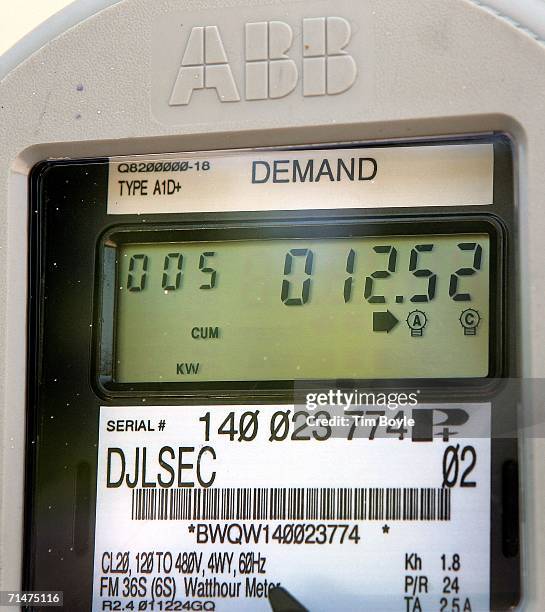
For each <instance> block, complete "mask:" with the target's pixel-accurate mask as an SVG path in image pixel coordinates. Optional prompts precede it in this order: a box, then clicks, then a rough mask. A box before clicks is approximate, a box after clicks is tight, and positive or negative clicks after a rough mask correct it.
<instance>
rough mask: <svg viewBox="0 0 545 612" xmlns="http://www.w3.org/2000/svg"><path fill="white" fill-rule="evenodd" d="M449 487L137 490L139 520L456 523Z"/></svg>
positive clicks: (135, 512) (135, 516)
mask: <svg viewBox="0 0 545 612" xmlns="http://www.w3.org/2000/svg"><path fill="white" fill-rule="evenodd" d="M450 516H451V493H450V489H448V488H440V489H437V488H424V487H421V488H417V487H415V488H399V487H398V488H222V489H159V490H158V489H134V490H133V492H132V517H131V518H132V520H133V521H207V520H208V521H218V520H222V521H234V520H236V521H244V520H254V521H262V520H277V521H312V520H318V521H335V520H345V521H383V520H388V521H450Z"/></svg>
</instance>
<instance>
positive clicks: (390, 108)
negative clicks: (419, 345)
mask: <svg viewBox="0 0 545 612" xmlns="http://www.w3.org/2000/svg"><path fill="white" fill-rule="evenodd" d="M544 74H545V4H544V3H543V2H541V1H539V0H520V1H519V2H518V3H516V5H515V3H513V2H506V1H503V0H488V1H486V2H477V1H476V0H475V1H473V0H412V1H411V2H406V1H402V0H390V1H389V2H383V1H380V0H365V1H361V2H354V1H353V0H336V1H334V2H333V1H331V0H308V1H304V2H303V1H298V0H283V1H281V0H279V1H275V2H269V1H265V0H256V1H252V2H249V1H244V0H233V1H231V2H223V1H220V0H206V1H204V2H197V1H193V0H188V1H187V2H181V1H179V0H165V1H163V2H157V1H155V0H120V1H117V2H115V1H111V0H109V1H98V0H93V1H83V0H80V1H79V2H76V3H74V5H72V6H70V7H69V8H68V9H66V10H65V11H63V12H62V13H61V14H59V15H58V16H56V17H54V18H52V19H51V20H49V21H48V22H47V23H46V24H44V25H43V26H42V27H41V28H39V29H38V30H36V31H35V32H34V33H32V34H31V35H30V36H29V37H27V38H26V39H25V40H24V41H22V42H21V43H20V44H19V45H18V46H17V47H15V48H14V49H13V50H11V51H10V52H9V53H7V54H6V55H5V56H4V57H3V58H2V59H1V60H0V78H1V80H0V142H1V143H2V153H1V163H0V226H1V228H2V229H1V230H0V249H1V253H2V262H3V265H2V267H1V269H0V346H1V347H2V357H1V360H2V367H1V368H0V590H14V589H20V588H21V587H22V585H23V582H22V581H23V575H24V571H23V570H24V567H23V566H24V558H25V556H26V555H27V554H28V553H25V542H28V541H29V539H28V538H30V537H31V536H30V535H29V533H28V532H27V533H25V525H27V526H28V524H29V523H28V522H27V523H25V513H27V514H28V507H27V505H28V503H30V502H29V497H28V490H27V489H28V486H29V484H28V483H29V482H30V481H29V480H28V474H29V470H30V471H31V466H29V465H28V464H27V457H28V456H29V453H30V452H31V450H30V449H29V445H32V444H35V443H36V444H39V436H37V437H36V439H32V438H31V437H30V438H28V437H27V426H28V419H29V414H30V411H31V408H29V407H27V390H28V385H29V381H28V380H27V367H28V361H29V355H28V344H27V339H28V328H27V325H28V318H27V314H28V308H27V305H28V304H29V300H30V299H31V297H32V296H31V295H29V283H28V278H29V273H32V270H30V272H29V265H30V263H31V261H30V256H29V253H30V248H29V236H30V234H29V227H30V225H31V221H30V220H31V219H32V218H33V215H35V214H36V212H37V211H35V210H32V207H31V206H30V204H29V203H30V202H31V195H32V194H31V193H30V191H31V182H30V180H29V177H30V176H31V174H32V171H33V169H34V168H36V166H37V165H38V164H41V163H42V162H48V161H52V160H55V161H59V160H65V161H69V160H81V159H98V160H102V161H103V162H107V160H108V158H113V157H118V156H131V157H134V156H138V155H147V156H152V155H154V154H157V155H163V156H164V155H166V154H171V153H172V154H175V153H179V152H183V153H184V155H189V156H190V155H191V153H192V152H217V151H226V150H245V151H252V150H255V149H269V148H277V149H282V150H285V149H287V148H301V149H305V148H309V147H315V146H318V145H319V146H324V145H327V146H328V147H329V148H335V145H336V144H339V143H341V144H342V146H343V147H347V146H348V145H350V143H358V144H357V146H360V145H362V144H363V145H365V146H376V147H383V146H386V145H398V144H399V145H403V144H407V145H410V146H412V145H415V144H418V143H440V142H442V141H444V142H446V143H452V142H456V141H457V140H460V141H462V140H463V141H466V140H472V139H474V138H476V139H477V140H479V139H485V140H486V139H487V138H489V137H490V138H492V136H494V135H503V136H502V138H503V137H505V140H506V141H507V140H510V143H511V147H512V148H511V150H512V155H513V169H514V174H513V178H514V200H513V202H512V207H511V213H510V214H512V221H513V227H514V229H515V230H516V232H515V234H514V235H513V236H512V241H511V243H510V245H511V248H512V249H514V253H513V256H514V260H513V261H515V262H516V264H517V266H518V267H517V268H516V269H511V270H510V274H511V275H512V280H513V286H514V290H513V295H512V300H513V303H514V304H515V305H516V316H515V315H514V316H513V322H512V323H511V322H507V323H508V324H509V325H511V329H513V326H517V327H516V334H517V337H518V340H517V343H518V354H517V355H516V357H515V356H513V359H516V361H517V370H518V372H519V373H520V375H521V376H522V378H523V379H524V380H535V379H541V378H543V377H544V376H545V349H544V346H545V321H544V319H543V316H542V313H543V310H544V309H545V272H544V270H545V269H544V266H543V249H542V243H543V234H544V232H545V195H544V194H545V172H544V171H543V168H544V167H545V125H544V121H543V117H545V95H544V94H545V86H544V78H543V75H544ZM103 206H106V204H105V203H103ZM333 208H334V205H333ZM104 210H105V209H104ZM231 210H236V207H235V208H231ZM193 212H195V211H193ZM197 212H199V211H198V210H197ZM207 212H208V213H211V212H213V211H211V210H208V211H207ZM218 212H220V213H221V212H224V211H222V209H221V206H220V208H219V209H218ZM511 312H514V310H513V311H511ZM89 351H91V347H90V348H89ZM88 384H89V383H88V382H87V385H88ZM528 389H529V387H528V386H527V385H523V392H522V396H521V398H520V401H517V402H515V405H514V407H513V410H519V413H518V453H519V455H518V463H519V471H520V483H521V484H520V546H521V568H520V569H521V576H522V588H521V600H520V603H519V608H518V609H521V610H535V611H538V610H543V609H544V608H545V525H544V523H543V517H542V506H543V501H544V500H545V471H544V470H543V465H544V461H545V441H544V439H543V437H542V436H539V435H536V434H535V429H532V427H531V426H530V424H534V425H535V424H538V423H539V422H540V415H541V411H540V408H539V398H536V397H533V395H532V392H531V391H529V390H528ZM517 405H518V408H517ZM68 409H69V408H68ZM97 426H98V424H97V423H95V424H94V425H92V426H91V425H89V427H90V428H93V431H94V429H96V428H97ZM59 427H60V428H62V423H59ZM34 433H36V432H34ZM95 433H96V432H95ZM69 443H70V440H67V444H69ZM25 466H26V468H27V471H26V475H27V480H26V482H27V485H25ZM72 467H73V466H72ZM66 469H68V470H70V469H71V466H69V465H67V467H66ZM93 478H94V475H93ZM54 511H55V510H54V508H53V509H52V512H54ZM59 521H66V522H67V524H69V523H70V522H71V521H73V517H72V516H68V517H66V516H62V517H59ZM54 545H55V543H54V542H52V547H53V548H54ZM69 562H70V561H69V560H68V559H67V563H69ZM52 588H53V589H54V588H56V587H55V585H52ZM87 595H88V594H87ZM82 597H85V595H82ZM82 602H83V603H81V606H82V607H81V609H88V608H87V607H86V606H89V605H90V604H89V602H88V601H83V600H82ZM302 603H303V604H304V603H305V602H304V601H302Z"/></svg>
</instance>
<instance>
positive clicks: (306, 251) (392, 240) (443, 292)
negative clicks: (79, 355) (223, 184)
mask: <svg viewBox="0 0 545 612" xmlns="http://www.w3.org/2000/svg"><path fill="white" fill-rule="evenodd" d="M416 227H417V226H416ZM490 251H491V240H490V236H489V235H488V234H485V233H457V234H455V233H453V234H431V233H430V234H426V235H423V234H420V235H419V234H416V233H415V234H414V235H379V236H352V237H335V238H329V237H326V238H323V237H320V238H319V237H314V238H308V237H305V238H289V239H250V240H249V239H234V238H233V239H228V240H222V241H185V242H171V241H168V242H167V241H157V242H155V241H154V242H126V243H123V244H120V245H119V246H118V248H117V249H116V268H117V272H116V290H115V300H114V301H115V316H114V325H113V327H114V337H115V340H114V351H113V355H114V365H113V378H114V382H116V383H144V382H147V383H150V382H151V383H163V382H165V383H172V382H178V383H180V382H183V383H188V382H210V381H283V380H294V379H295V380H318V379H320V380H331V379H403V378H482V377H486V376H488V373H489V359H490V356H489V352H490V349H489V346H490V259H491V252H490Z"/></svg>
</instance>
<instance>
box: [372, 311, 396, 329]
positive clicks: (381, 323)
mask: <svg viewBox="0 0 545 612" xmlns="http://www.w3.org/2000/svg"><path fill="white" fill-rule="evenodd" d="M398 323H399V321H398V319H396V318H395V317H394V315H393V314H392V313H391V312H390V311H389V310H387V311H386V312H374V313H373V331H374V332H386V333H387V334H389V333H390V332H391V331H392V329H394V327H395V326H396V325H397V324H398Z"/></svg>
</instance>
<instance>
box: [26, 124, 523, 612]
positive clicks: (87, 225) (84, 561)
mask: <svg viewBox="0 0 545 612" xmlns="http://www.w3.org/2000/svg"><path fill="white" fill-rule="evenodd" d="M331 133H332V139H331V140H332V144H330V145H323V144H322V145H308V146H306V147H302V146H299V147H298V148H299V149H304V148H306V149H314V150H320V149H324V150H325V149H336V148H343V146H344V147H350V148H354V147H359V146H361V147H362V148H365V147H369V146H372V147H397V146H409V147H410V146H434V145H437V144H450V145H459V146H464V145H465V144H472V143H483V144H491V145H492V146H493V147H494V184H493V201H491V202H490V205H483V206H467V205H464V202H460V203H459V205H455V206H437V207H433V208H430V207H429V206H427V207H424V206H422V207H418V206H415V207H413V208H410V209H400V208H397V209H394V208H385V209H376V208H370V209H360V210H347V209H342V208H339V209H335V210H316V211H313V210H300V211H277V212H273V211H271V213H270V214H269V215H268V216H267V217H265V216H264V215H263V214H262V213H252V212H250V213H237V212H226V211H224V212H215V213H206V214H198V215H197V214H194V213H179V214H169V215H165V214H142V215H127V216H124V217H112V216H110V215H108V214H107V206H106V203H107V199H108V173H109V166H108V160H107V159H87V160H85V159H83V160H81V159H80V160H52V161H46V162H43V163H40V164H38V165H37V166H35V167H34V169H33V170H32V173H31V176H30V185H29V189H30V201H29V227H30V232H29V258H30V263H29V285H28V294H29V305H28V367H27V381H28V382H27V445H26V483H25V507H24V512H25V517H24V521H25V529H24V551H23V552H24V563H23V588H24V589H25V590H29V591H32V590H34V591H45V590H52V589H54V590H61V591H64V602H65V607H66V608H67V609H70V610H74V611H76V610H77V611H82V612H84V611H86V610H89V609H90V608H91V601H92V590H93V559H94V530H95V507H96V474H97V447H98V443H99V418H100V407H101V406H110V407H114V406H126V405H128V406H135V405H148V406H150V409H151V410H153V405H177V406H180V409H181V410H183V407H184V405H190V404H199V405H211V406H213V405H214V404H219V403H221V404H233V405H237V404H239V403H247V404H271V403H277V402H278V403H291V402H293V400H294V398H295V397H297V395H296V393H295V391H296V390H291V391H290V390H288V389H285V390H281V389H280V390H275V389H269V390H267V389H251V390H245V391H239V390H236V389H234V390H230V391H229V390H225V391H210V392H200V393H194V394H192V395H186V396H181V395H175V396H172V397H169V396H153V395H149V394H145V393H141V392H138V390H133V391H131V392H129V393H127V394H117V395H112V394H108V393H107V391H106V390H105V389H103V388H101V387H100V385H99V384H98V381H97V380H96V377H95V376H94V373H95V372H96V364H97V362H96V347H97V342H98V340H97V333H98V329H97V325H96V319H95V317H96V315H97V312H98V310H97V308H98V307H99V306H100V304H99V303H98V301H99V283H98V282H97V279H96V270H97V257H98V256H99V254H97V245H98V244H101V240H102V238H103V236H104V235H105V233H107V232H112V231H115V227H114V226H113V222H114V221H115V222H116V223H117V224H118V225H117V226H116V227H118V228H120V227H129V226H130V227H137V226H138V227H141V228H142V229H146V230H147V229H149V228H151V227H154V226H157V225H159V226H163V227H164V226H165V225H177V224H183V225H184V226H186V225H195V226H201V227H202V225H205V224H209V225H211V226H215V225H217V224H235V225H236V224H239V223H252V222H259V223H273V224H274V223H278V222H280V221H281V220H283V222H285V223H289V224H298V223H305V222H308V221H309V220H310V219H312V220H313V221H315V222H317V223H321V222H326V223H327V222H329V221H331V220H335V221H336V222H339V223H341V222H345V221H346V222H351V220H353V219H355V218H357V219H359V220H360V221H362V222H364V221H367V220H369V221H371V220H373V219H376V220H379V219H380V218H386V217H387V218H389V219H392V220H395V221H396V222H402V221H408V222H411V223H414V222H415V220H417V221H418V223H419V224H420V225H421V224H422V223H424V222H427V221H433V220H434V219H450V220H453V219H466V218H467V219H469V220H476V219H482V218H486V219H488V220H489V221H491V222H493V223H495V224H497V225H498V231H499V233H500V234H501V236H502V251H503V264H502V268H501V272H502V279H501V283H502V286H501V299H500V298H498V299H499V302H498V308H501V316H500V317H499V319H498V321H497V324H498V334H499V335H498V339H499V340H500V344H498V345H497V347H499V348H500V350H498V351H497V354H496V357H497V361H498V368H497V376H498V378H496V379H494V378H492V377H490V378H488V379H460V380H458V381H456V380H454V381H447V382H448V383H452V385H453V386H448V385H446V384H443V383H442V381H440V380H435V381H432V382H433V387H430V386H429V385H422V384H421V382H422V381H419V380H409V381H405V382H403V381H388V384H387V385H383V384H382V383H381V382H380V381H366V387H367V388H371V389H373V388H375V389H376V388H379V389H380V390H384V389H385V388H388V387H390V386H395V385H398V386H403V387H404V390H406V389H407V388H410V389H416V388H421V389H422V396H421V400H422V401H424V402H426V401H430V402H432V401H438V402H445V403H453V402H454V403H456V402H458V401H466V402H469V403H471V402H474V401H489V402H491V414H492V432H493V436H492V440H491V447H492V448H491V450H492V452H491V495H492V499H491V506H490V514H491V533H490V608H491V610H507V609H512V608H513V606H515V605H516V604H517V602H518V601H519V599H520V594H521V581H520V554H519V520H518V505H517V501H518V492H519V488H518V480H517V478H518V476H517V475H518V467H517V457H518V452H517V447H518V442H517V433H516V432H517V403H518V402H519V397H520V394H518V393H517V392H516V390H514V389H513V387H512V386H511V387H509V389H508V392H507V393H502V392H501V388H500V389H498V387H501V386H502V380H501V377H505V378H515V377H517V376H518V372H519V365H518V351H519V348H518V347H519V328H518V321H519V313H518V301H519V298H518V295H517V291H516V290H517V257H516V240H517V221H516V215H515V211H516V205H517V203H516V191H515V181H514V176H513V143H512V141H511V140H510V138H509V137H507V136H506V135H505V134H483V135H477V136H467V135H460V136H458V137H450V138H435V139H415V140H413V141H403V140H399V141H394V142H392V141H390V142H369V143H353V142H352V143H349V144H346V145H342V144H338V143H337V142H336V141H335V140H334V138H335V132H334V131H332V132H331ZM287 148H290V147H284V150H285V149H287ZM281 149H282V148H281V147H279V148H278V150H281ZM499 282H500V281H498V283H499ZM500 302H501V304H500ZM498 312H500V311H499V310H498ZM342 382H343V381H330V386H331V384H332V383H333V385H334V386H341V384H342ZM352 382H354V381H352ZM360 388H363V385H362V387H360ZM311 390H312V391H315V390H317V387H316V386H312V387H311ZM143 402H146V403H145V404H143ZM497 432H500V434H503V437H501V436H499V435H497ZM504 432H513V433H512V435H507V436H505V434H504ZM362 605H365V603H364V602H362Z"/></svg>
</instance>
